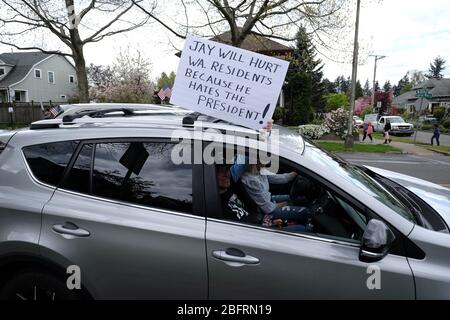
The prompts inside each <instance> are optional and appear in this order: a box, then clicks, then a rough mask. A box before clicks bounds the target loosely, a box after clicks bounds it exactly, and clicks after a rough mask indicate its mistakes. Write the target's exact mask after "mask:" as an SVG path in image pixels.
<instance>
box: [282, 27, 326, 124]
mask: <svg viewBox="0 0 450 320" xmlns="http://www.w3.org/2000/svg"><path fill="white" fill-rule="evenodd" d="M322 69H323V63H322V60H320V59H318V58H317V53H316V50H315V48H314V45H313V44H312V42H311V38H310V36H309V35H308V34H307V32H306V29H304V28H300V29H299V31H298V33H297V41H296V47H295V49H294V54H293V59H292V61H291V66H290V69H289V70H288V74H287V77H286V79H287V81H288V85H287V88H286V105H287V106H288V108H287V109H288V111H287V114H286V120H288V121H287V122H288V124H292V125H298V124H301V123H308V122H309V121H311V120H312V117H313V112H322V111H323V110H324V109H325V98H324V97H325V94H326V91H327V88H326V85H328V84H327V83H325V82H324V81H323V80H322V78H323V70H322ZM302 82H303V83H302ZM289 99H291V100H292V101H290V103H289ZM285 122H286V121H285Z"/></svg>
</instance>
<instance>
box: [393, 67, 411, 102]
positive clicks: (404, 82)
mask: <svg viewBox="0 0 450 320" xmlns="http://www.w3.org/2000/svg"><path fill="white" fill-rule="evenodd" d="M412 87H413V86H412V84H411V82H410V80H409V72H408V73H406V74H405V75H404V76H403V78H402V79H400V81H399V82H398V84H397V85H396V86H395V90H394V96H396V97H398V96H399V95H401V94H404V93H405V92H408V91H410V90H412Z"/></svg>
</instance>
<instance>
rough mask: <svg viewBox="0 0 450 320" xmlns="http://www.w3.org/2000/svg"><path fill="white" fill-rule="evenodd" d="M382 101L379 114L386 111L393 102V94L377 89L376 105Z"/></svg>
mask: <svg viewBox="0 0 450 320" xmlns="http://www.w3.org/2000/svg"><path fill="white" fill-rule="evenodd" d="M378 102H381V108H380V110H379V114H383V113H384V112H386V111H387V110H388V109H389V108H390V107H391V104H392V94H391V93H390V92H383V91H377V92H375V105H377V103H378Z"/></svg>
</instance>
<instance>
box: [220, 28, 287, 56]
mask: <svg viewBox="0 0 450 320" xmlns="http://www.w3.org/2000/svg"><path fill="white" fill-rule="evenodd" d="M211 40H212V41H217V42H220V43H225V44H231V31H227V32H224V33H222V34H219V35H217V36H215V37H214V38H211ZM241 48H242V49H245V50H249V51H253V52H259V53H268V52H276V53H280V52H281V53H284V52H293V51H294V49H292V48H290V47H288V46H285V45H283V44H281V43H278V42H276V41H273V40H271V39H269V38H267V37H263V36H259V35H256V34H249V35H248V36H247V37H245V40H244V42H243V43H242V45H241Z"/></svg>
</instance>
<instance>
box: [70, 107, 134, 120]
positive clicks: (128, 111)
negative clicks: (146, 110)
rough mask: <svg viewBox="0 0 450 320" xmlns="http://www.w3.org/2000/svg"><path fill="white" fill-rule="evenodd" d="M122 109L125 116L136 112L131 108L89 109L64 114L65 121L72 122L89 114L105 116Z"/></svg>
mask: <svg viewBox="0 0 450 320" xmlns="http://www.w3.org/2000/svg"><path fill="white" fill-rule="evenodd" d="M120 111H121V112H123V115H124V116H125V117H127V116H132V115H133V114H134V110H133V109H129V108H111V109H104V110H89V111H84V112H80V113H75V114H71V115H67V116H64V117H63V123H68V122H69V123H70V122H73V120H75V119H78V118H82V117H84V116H88V117H91V118H102V117H103V116H105V115H106V114H108V113H111V112H120Z"/></svg>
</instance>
